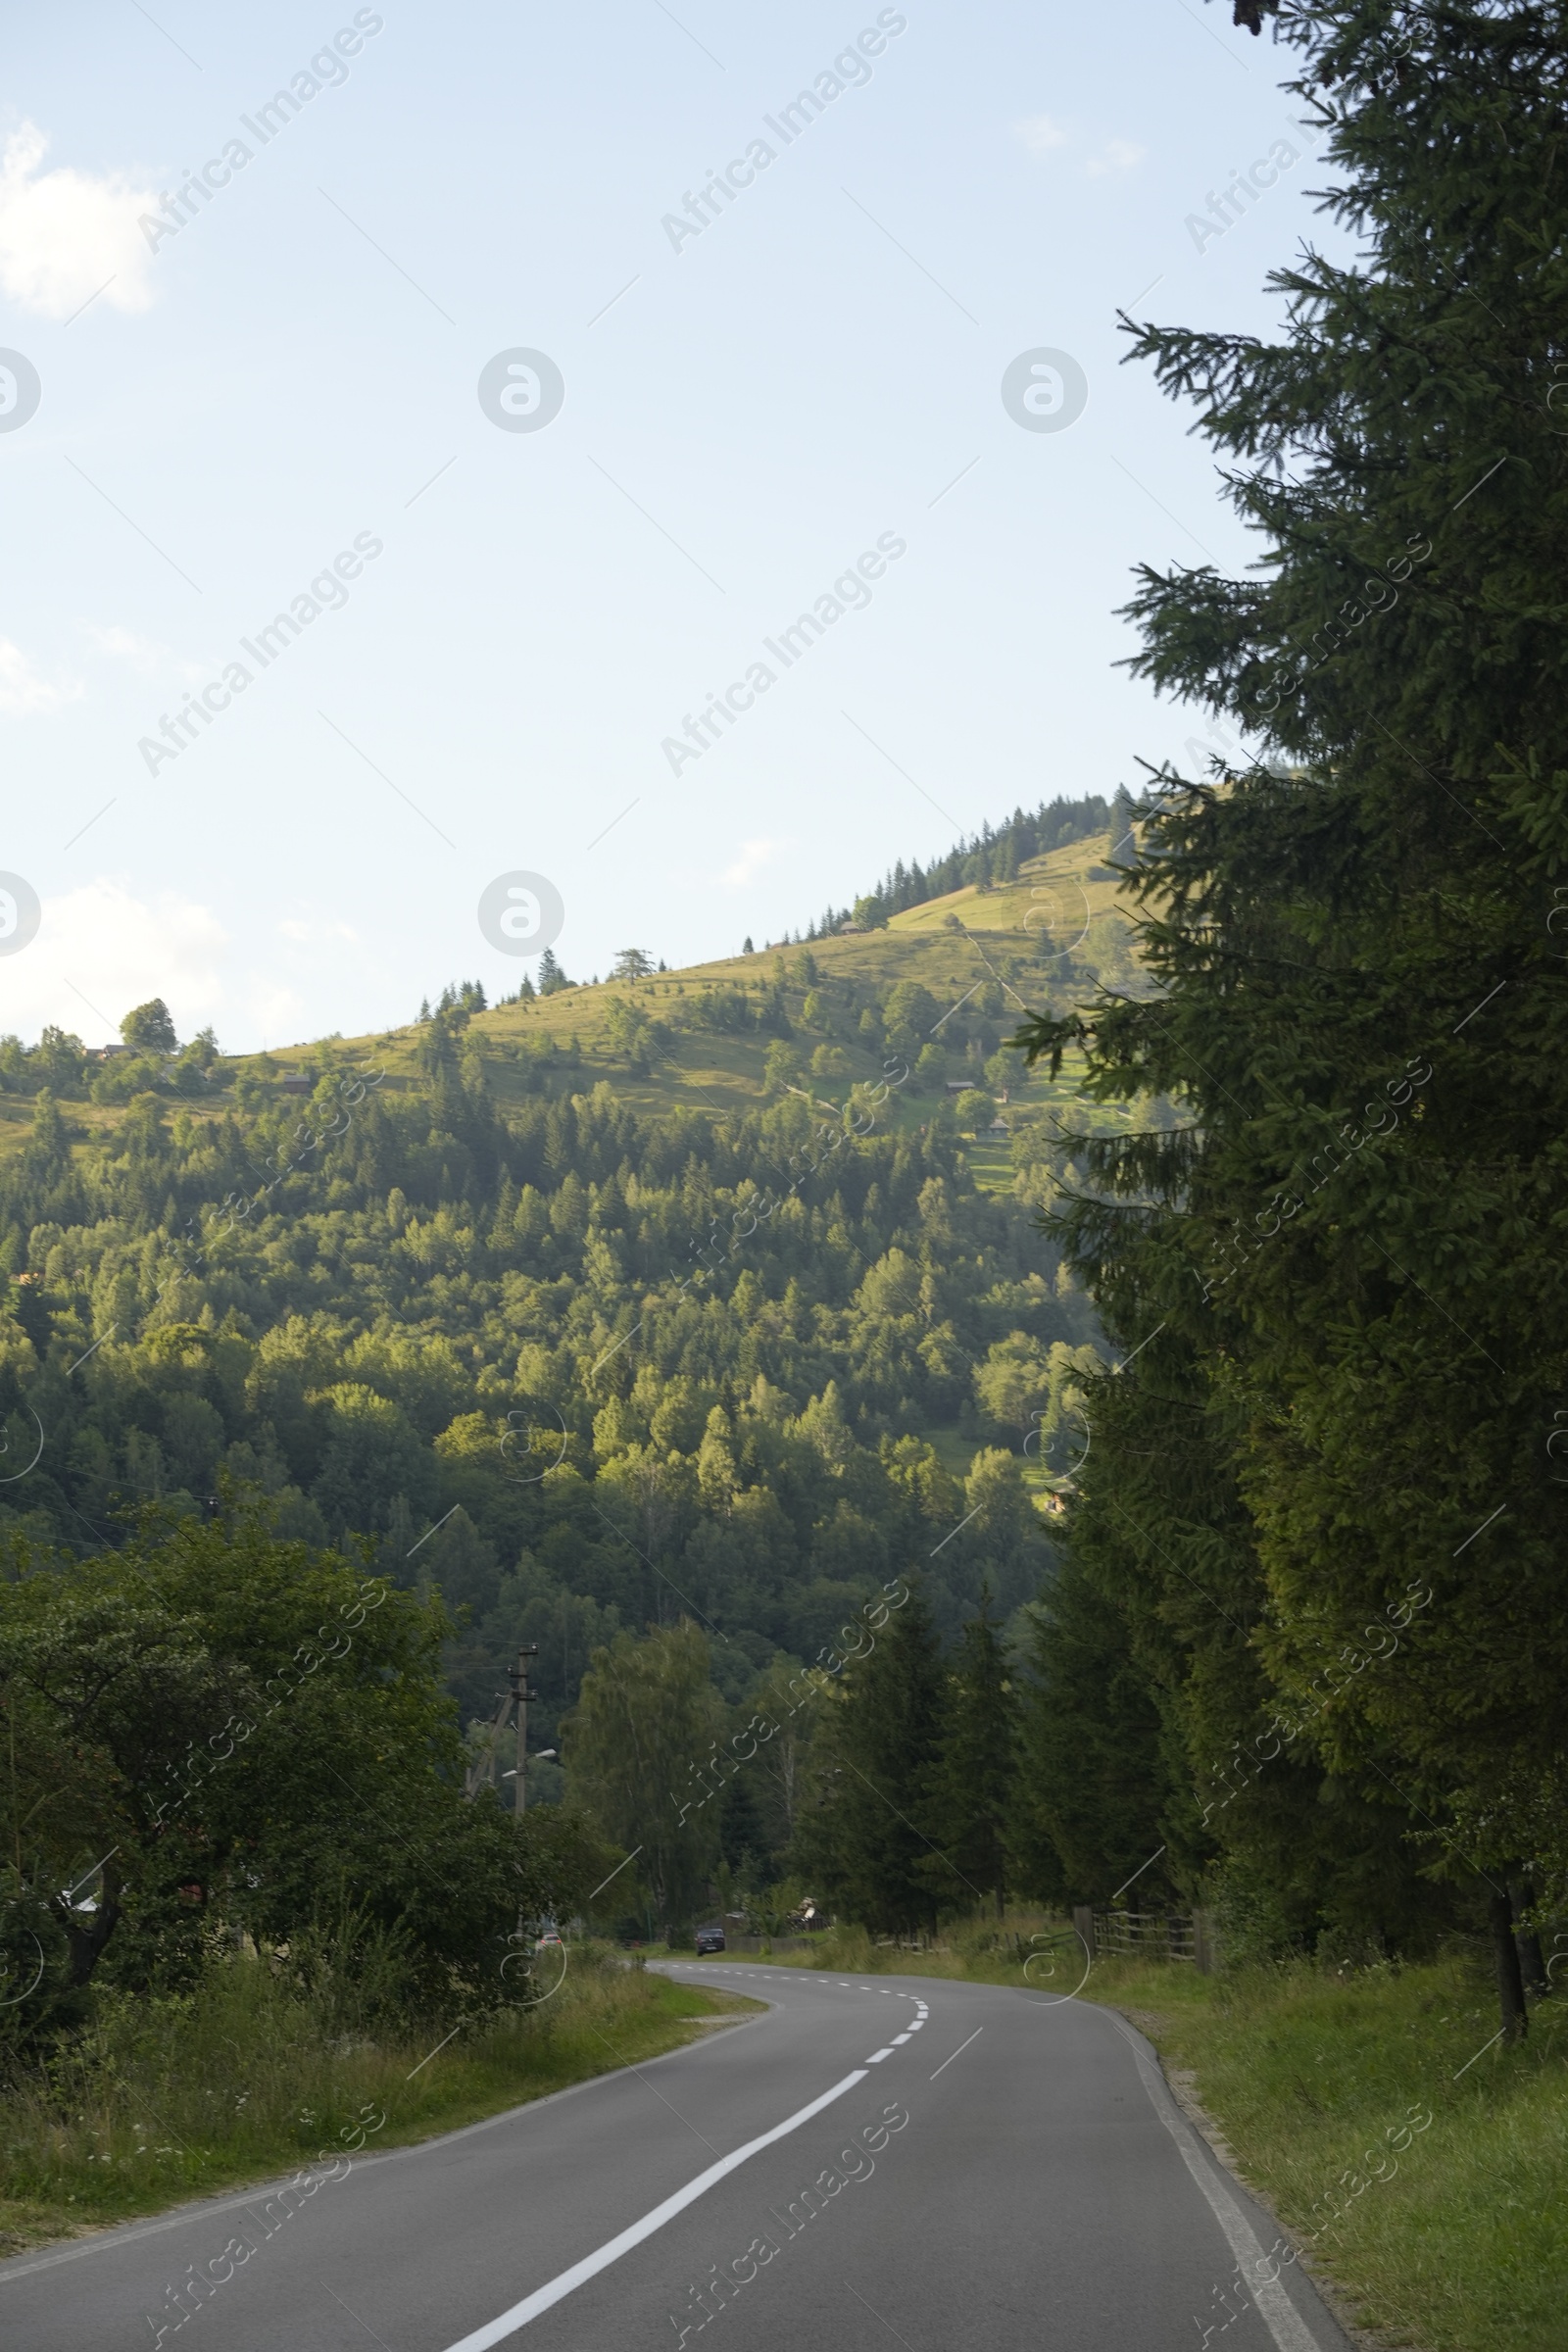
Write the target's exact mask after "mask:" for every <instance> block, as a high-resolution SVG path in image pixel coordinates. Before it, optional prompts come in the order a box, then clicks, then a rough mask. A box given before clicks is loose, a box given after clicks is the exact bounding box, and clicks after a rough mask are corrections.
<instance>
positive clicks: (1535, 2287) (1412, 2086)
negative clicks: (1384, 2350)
mask: <svg viewBox="0 0 1568 2352" xmlns="http://www.w3.org/2000/svg"><path fill="white" fill-rule="evenodd" d="M1045 1924H1046V1923H1044V1922H1043V1921H1038V1920H1029V1921H1013V1920H1009V1921H1008V1925H1007V1933H1008V1935H1009V1936H1010V1935H1011V1934H1012V1933H1014V1932H1017V1931H1021V1933H1022V1934H1023V1936H1024V1938H1025V1943H1026V1945H1027V1938H1028V1936H1029V1934H1030V1933H1031V1932H1032V1930H1033V1929H1034V1928H1035V1927H1037V1926H1044V1925H1045ZM983 1945H984V1936H983V1932H981V1931H975V1930H958V1931H956V1933H955V1935H954V1936H953V1937H952V1938H950V1939H947V1941H946V1944H945V1946H944V1945H943V1944H939V1945H938V1947H937V1948H936V1949H934V1950H931V1951H927V1952H910V1951H898V1950H894V1949H890V1948H885V1947H878V1946H876V1945H874V1944H873V1943H872V1942H871V1941H870V1939H869V1938H868V1937H866V1936H861V1935H858V1934H857V1933H855V1932H853V1931H838V1932H836V1933H833V1934H831V1935H829V1936H824V1937H823V1938H822V1949H821V1952H820V1955H819V1956H818V1955H817V1954H815V1953H806V1954H801V1953H780V1954H779V1955H778V1957H777V1958H776V1959H770V1960H769V1961H768V1963H767V1965H769V1966H771V1967H778V1968H782V1967H789V1966H796V1967H803V1968H808V1969H817V1970H830V1971H831V1972H832V1973H833V1974H835V1975H838V1974H846V1975H847V1974H851V1973H853V1974H856V1975H859V1976H865V1975H869V1974H871V1973H872V1972H873V1971H875V1972H879V1973H887V1974H898V1975H916V1976H936V1977H948V1978H963V1979H967V1980H968V1981H970V1982H978V1983H986V1984H997V1985H1004V1984H1011V1985H1018V1984H1020V1983H1021V1982H1022V1972H1021V1969H1020V1967H1019V1965H1018V1962H1017V1960H1016V1957H1015V1956H1014V1955H1013V1954H1012V1953H1011V1952H1008V1951H1004V1950H999V1949H997V1948H995V1945H994V1943H993V1948H991V1949H989V1950H988V1949H985V1948H983ZM1081 1965H1082V1964H1081V1962H1080V1963H1079V1967H1078V1968H1075V1969H1071V1970H1068V1969H1067V1968H1065V1966H1063V1965H1062V1963H1061V1961H1060V1960H1059V1959H1058V1964H1057V1974H1056V1979H1055V1980H1054V1981H1051V1982H1047V1983H1045V1984H1043V1985H1041V1989H1043V1990H1047V1991H1054V1990H1060V1991H1063V1992H1066V1991H1070V1989H1071V1987H1072V1984H1073V1981H1074V1979H1075V1978H1076V1976H1077V1975H1078V1974H1079V1973H1080V1971H1081ZM1032 1974H1033V1975H1034V1976H1035V1977H1036V1978H1041V1977H1043V1975H1044V1969H1043V1967H1041V1966H1037V1967H1036V1968H1035V1969H1034V1970H1033V1971H1032ZM1079 1997H1080V1998H1081V1999H1084V2000H1094V2001H1103V2002H1105V2003H1106V2004H1108V2005H1110V2006H1112V2007H1115V2008H1118V2009H1120V2010H1121V2011H1122V2012H1123V2013H1124V2014H1125V2015H1126V2016H1128V2017H1130V2018H1131V2019H1132V2020H1133V2021H1134V2022H1135V2023H1136V2024H1137V2025H1138V2026H1139V2027H1140V2028H1141V2029H1142V2030H1143V2032H1144V2033H1146V2034H1148V2035H1149V2037H1150V2039H1151V2040H1152V2042H1153V2043H1154V2044H1155V2046H1156V2047H1157V2049H1158V2050H1159V2053H1160V2057H1161V2059H1162V2061H1163V2063H1164V2066H1165V2070H1166V2073H1167V2075H1168V2076H1169V2077H1170V2079H1171V2081H1172V2082H1173V2084H1174V2085H1175V2087H1176V2089H1177V2092H1178V2095H1184V2096H1187V2097H1191V2098H1196V2100H1197V2101H1198V2102H1199V2103H1200V2104H1201V2108H1202V2110H1203V2112H1204V2114H1205V2115H1206V2117H1207V2118H1208V2119H1209V2121H1210V2123H1211V2124H1212V2125H1213V2126H1214V2127H1215V2128H1216V2130H1217V2131H1218V2133H1219V2134H1220V2135H1221V2136H1222V2137H1223V2140H1224V2142H1225V2144H1226V2147H1227V2150H1228V2153H1229V2155H1230V2158H1231V2161H1232V2162H1233V2163H1234V2165H1235V2167H1236V2169H1237V2171H1238V2172H1239V2173H1240V2174H1241V2176H1242V2178H1243V2179H1244V2180H1246V2181H1247V2183H1248V2184H1249V2186H1250V2187H1251V2188H1252V2189H1254V2190H1255V2191H1256V2192H1257V2194H1258V2195H1259V2196H1261V2197H1262V2198H1263V2199H1264V2201H1265V2202H1266V2203H1267V2204H1268V2205H1269V2206H1270V2207H1271V2208H1272V2209H1273V2211H1274V2212H1275V2213H1276V2214H1277V2215H1278V2216H1279V2218H1280V2220H1281V2221H1282V2222H1283V2223H1284V2225H1285V2227H1286V2229H1288V2231H1289V2232H1290V2233H1291V2235H1292V2236H1293V2237H1294V2238H1295V2239H1296V2241H1297V2243H1298V2244H1299V2246H1301V2247H1302V2248H1303V2250H1304V2255H1305V2259H1306V2261H1307V2263H1308V2267H1309V2268H1310V2269H1311V2270H1312V2271H1313V2272H1314V2274H1315V2275H1317V2276H1318V2277H1319V2278H1321V2279H1323V2280H1324V2281H1325V2283H1326V2284H1327V2285H1328V2286H1329V2287H1330V2289H1331V2290H1332V2291H1333V2293H1334V2295H1335V2298H1336V2301H1337V2304H1338V2308H1339V2309H1340V2310H1341V2312H1342V2313H1343V2314H1344V2315H1345V2316H1346V2317H1347V2318H1348V2319H1349V2320H1350V2321H1352V2322H1353V2323H1354V2324H1356V2325H1357V2326H1358V2327H1362V2328H1364V2329H1366V2330H1368V2331H1369V2332H1370V2333H1371V2334H1372V2335H1373V2338H1374V2340H1375V2341H1377V2342H1379V2343H1387V2344H1391V2345H1418V2346H1420V2347H1422V2352H1560V2347H1561V2345H1562V2344H1563V2342H1564V2340H1565V2327H1568V2323H1565V2320H1564V2310H1565V2307H1568V2199H1565V2197H1564V2183H1565V2182H1568V2002H1562V2001H1557V2000H1553V2001H1549V2002H1546V2003H1544V2004H1542V2005H1541V2006H1539V2007H1538V2008H1537V2009H1536V2011H1535V2013H1534V2017H1533V2021H1532V2025H1531V2032H1530V2036H1529V2039H1528V2040H1527V2041H1526V2042H1525V2043H1524V2044H1523V2045H1522V2046H1521V2047H1518V2048H1515V2049H1504V2048H1503V2047H1502V2045H1501V2044H1500V2043H1493V2044H1492V2045H1491V2046H1490V2047H1489V2046H1488V2043H1489V2037H1490V2036H1491V2035H1492V2034H1495V2031H1496V2023H1497V2020H1496V2001H1495V1993H1494V1991H1493V1988H1492V1984H1491V1978H1490V1971H1489V1970H1488V1969H1487V1968H1486V1967H1485V1965H1484V1964H1483V1963H1482V1962H1481V1960H1479V1959H1478V1958H1475V1957H1472V1956H1469V1955H1465V1954H1457V1953H1456V1954H1453V1955H1450V1956H1448V1957H1446V1958H1445V1959H1442V1960H1438V1961H1434V1962H1431V1963H1427V1964H1423V1965H1421V1966H1415V1967H1408V1968H1399V1969H1383V1968H1380V1969H1371V1970H1364V1971H1359V1972H1356V1973H1354V1974H1347V1975H1345V1976H1336V1975H1333V1974H1330V1973H1328V1972H1326V1971H1324V1970H1322V1969H1318V1968H1314V1967H1312V1966H1310V1965H1308V1964H1306V1963H1294V1964H1290V1965H1282V1966H1278V1967H1268V1968H1263V1967H1258V1968H1250V1969H1247V1970H1243V1971H1239V1972H1237V1973H1235V1974H1230V1975H1221V1976H1217V1977H1200V1976H1199V1975H1198V1974H1197V1972H1196V1971H1195V1970H1193V1969H1191V1968H1184V1967H1180V1966H1166V1967H1156V1966H1152V1965H1151V1964H1149V1963H1147V1962H1132V1961H1109V1962H1101V1963H1099V1964H1097V1966H1096V1967H1095V1969H1094V1970H1093V1972H1092V1973H1091V1975H1090V1976H1089V1978H1088V1981H1087V1982H1086V1983H1085V1985H1084V1986H1083V1989H1082V1992H1081V1994H1080V1995H1079ZM1423 2118H1429V2119H1430V2120H1426V2121H1424V2120H1423ZM1214 2283H1215V2286H1216V2288H1220V2287H1223V2285H1224V2283H1225V2281H1224V2279H1223V2278H1220V2277H1218V2276H1216V2278H1215V2282H1214ZM1224 2316H1225V2314H1224V2310H1223V2307H1222V2306H1220V2305H1219V2304H1218V2303H1216V2306H1215V2308H1214V2310H1213V2311H1212V2312H1210V2313H1207V2314H1205V2318H1206V2319H1212V2320H1213V2321H1214V2322H1215V2323H1216V2325H1218V2324H1220V2323H1222V2322H1223V2320H1224Z"/></svg>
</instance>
